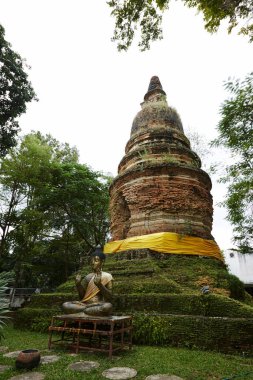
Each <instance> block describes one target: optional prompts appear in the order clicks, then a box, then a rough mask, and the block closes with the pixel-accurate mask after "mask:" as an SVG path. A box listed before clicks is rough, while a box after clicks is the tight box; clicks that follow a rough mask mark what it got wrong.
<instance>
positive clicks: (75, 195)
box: [0, 132, 109, 289]
mask: <svg viewBox="0 0 253 380" xmlns="http://www.w3.org/2000/svg"><path fill="white" fill-rule="evenodd" d="M108 187H109V179H108V178H107V177H105V176H103V175H102V174H101V173H98V172H94V171H92V170H91V169H90V168H88V167H87V166H86V165H81V164H79V163H78V153H77V151H76V149H75V148H71V147H69V145H68V144H60V143H59V142H58V141H57V140H55V139H54V138H53V137H52V136H50V135H46V136H43V135H41V134H40V133H39V132H37V133H36V132H32V133H30V134H28V135H26V136H24V137H23V139H21V140H20V143H19V144H18V145H17V147H15V148H13V149H12V150H11V151H10V153H9V154H8V156H6V157H5V158H3V159H2V163H1V169H0V189H1V192H0V201H1V207H0V231H1V240H0V268H1V270H8V269H9V268H13V267H14V271H15V281H16V283H15V286H19V287H24V286H28V287H40V288H41V287H43V288H45V287H46V288H51V289H52V288H54V287H55V286H57V285H59V284H60V283H62V282H63V281H66V280H67V278H68V277H69V275H70V274H71V273H73V272H75V271H77V270H78V268H79V267H80V265H81V261H82V256H83V255H84V253H86V254H88V253H89V251H90V250H91V249H93V248H94V247H95V246H96V245H97V244H101V245H103V243H104V241H105V239H106V234H107V231H108V200H109V199H108V198H109V195H108Z"/></svg>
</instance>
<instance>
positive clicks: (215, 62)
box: [0, 0, 253, 249]
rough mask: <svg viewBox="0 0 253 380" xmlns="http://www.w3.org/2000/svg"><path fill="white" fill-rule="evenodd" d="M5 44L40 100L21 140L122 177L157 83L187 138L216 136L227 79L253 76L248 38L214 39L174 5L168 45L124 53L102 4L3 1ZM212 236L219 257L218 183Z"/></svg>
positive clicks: (224, 228) (224, 231)
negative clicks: (37, 139) (75, 153)
mask: <svg viewBox="0 0 253 380" xmlns="http://www.w3.org/2000/svg"><path fill="white" fill-rule="evenodd" d="M0 9H1V12H0V23H1V24H2V25H3V26H4V28H5V31H6V39H7V40H8V41H9V42H11V44H12V47H13V49H14V50H16V51H17V52H18V53H19V54H20V55H21V56H22V57H24V58H26V59H27V63H28V64H29V65H31V70H30V72H29V78H30V80H31V82H32V84H33V87H34V89H35V91H36V93H37V96H38V98H39V102H37V103H36V102H33V103H32V104H30V105H29V106H28V109H27V113H26V115H23V116H22V117H21V121H20V125H21V127H22V133H27V132H29V131H31V130H40V131H41V132H42V133H44V134H46V133H51V134H52V135H53V136H54V137H55V138H57V139H58V140H60V141H62V142H68V143H69V144H70V145H75V146H76V147H77V148H78V150H79V153H80V161H81V162H82V163H86V164H88V165H89V166H90V167H92V168H93V169H95V170H100V171H103V172H105V173H107V172H110V173H112V174H113V175H116V174H117V166H118V164H119V162H120V160H121V158H122V157H123V155H124V149H125V145H126V143H127V141H128V139H129V137H130V130H131V124H132V121H133V118H134V116H135V115H136V113H137V112H138V111H139V110H140V103H141V102H142V101H143V96H144V94H145V93H146V91H147V88H148V85H149V81H150V78H151V76H153V75H157V76H159V78H160V80H161V83H162V85H163V89H164V90H165V92H166V93H167V99H168V103H169V105H171V106H173V107H175V108H176V109H177V111H178V112H179V114H180V115H181V119H182V122H183V125H184V128H185V130H187V129H188V128H190V129H191V130H195V131H197V132H198V133H200V134H202V135H204V136H206V138H207V139H208V140H210V139H212V138H213V137H215V136H216V129H215V127H216V125H217V121H218V118H219V115H218V112H219V106H220V104H221V102H222V101H223V100H224V99H225V98H226V96H227V94H226V92H225V91H224V89H223V82H224V81H225V80H227V79H228V77H236V78H238V77H241V78H242V77H244V76H245V75H246V74H247V73H249V72H250V71H252V62H253V49H252V47H253V46H252V45H250V44H249V43H248V41H247V37H242V36H237V35H236V33H232V34H231V35H227V33H226V29H225V25H224V26H223V27H222V28H221V30H220V32H219V33H217V34H215V35H210V34H208V33H207V32H206V31H205V30H204V26H203V21H202V17H201V15H197V14H196V11H195V10H194V9H191V10H189V9H188V8H185V7H184V6H183V5H182V4H181V3H180V2H172V3H171V6H170V10H169V11H168V12H167V13H166V17H165V18H164V23H163V29H164V39H163V40H162V41H158V42H156V43H154V44H153V45H151V50H150V51H148V52H140V51H139V50H138V48H137V44H136V43H135V44H134V46H133V47H131V48H130V50H129V51H128V52H127V53H119V52H118V51H117V49H116V45H115V43H112V42H111V37H112V35H113V19H112V17H110V9H109V7H108V6H107V5H106V0H90V1H87V0H86V1H85V0H72V1H70V0H36V1H34V0H0ZM212 194H213V197H214V205H215V212H214V228H213V235H214V237H215V239H216V241H217V243H218V244H219V245H220V247H221V249H227V248H229V247H231V246H232V244H231V227H230V225H229V223H228V222H227V221H225V210H223V209H221V208H219V207H217V206H216V204H217V203H218V202H220V201H222V199H223V197H224V195H225V189H224V188H223V187H222V186H221V185H217V184H216V182H215V180H214V179H213V190H212Z"/></svg>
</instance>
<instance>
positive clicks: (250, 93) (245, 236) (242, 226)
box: [213, 72, 253, 252]
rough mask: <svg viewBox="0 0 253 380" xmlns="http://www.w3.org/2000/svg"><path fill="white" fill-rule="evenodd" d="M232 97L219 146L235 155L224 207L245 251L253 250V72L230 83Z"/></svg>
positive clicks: (228, 169) (223, 110)
mask: <svg viewBox="0 0 253 380" xmlns="http://www.w3.org/2000/svg"><path fill="white" fill-rule="evenodd" d="M225 88H226V89H227V90H228V91H229V92H230V98H229V99H227V100H226V101H225V102H224V103H223V104H222V106H221V109H220V114H221V119H220V122H219V124H218V132H219V136H218V138H217V139H216V140H215V141H214V142H213V144H214V145H216V146H225V147H227V148H228V149H229V150H230V151H231V152H232V154H233V161H234V162H233V163H232V164H230V165H227V167H226V175H225V176H223V178H222V181H223V182H225V183H228V192H227V197H226V199H225V201H224V205H225V207H226V208H227V210H228V219H229V220H230V221H231V223H232V225H233V226H234V240H235V242H236V243H237V244H238V245H239V247H240V249H241V250H242V251H244V252H247V251H248V252H249V251H250V250H252V248H253V72H252V73H250V74H249V75H247V76H246V78H245V79H244V80H242V81H241V80H238V79H237V80H229V81H228V82H227V83H226V84H225Z"/></svg>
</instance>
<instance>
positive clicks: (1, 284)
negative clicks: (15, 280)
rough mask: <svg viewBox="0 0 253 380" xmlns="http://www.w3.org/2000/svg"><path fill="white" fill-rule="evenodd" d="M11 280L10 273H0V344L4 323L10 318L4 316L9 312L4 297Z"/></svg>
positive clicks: (7, 302)
mask: <svg viewBox="0 0 253 380" xmlns="http://www.w3.org/2000/svg"><path fill="white" fill-rule="evenodd" d="M11 280H12V274H11V273H10V272H2V273H0V342H1V340H2V338H3V337H4V335H3V328H4V326H5V325H6V323H5V321H6V320H7V319H9V318H10V317H8V316H7V315H5V314H6V313H7V312H8V311H9V301H8V299H7V297H6V290H7V289H8V283H9V282H10V281H11Z"/></svg>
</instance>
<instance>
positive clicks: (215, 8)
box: [107, 0, 253, 50]
mask: <svg viewBox="0 0 253 380" xmlns="http://www.w3.org/2000/svg"><path fill="white" fill-rule="evenodd" d="M182 1H183V3H184V4H185V5H186V6H188V7H189V8H196V9H197V10H198V11H200V12H202V13H203V17H204V22H205V28H206V30H207V31H208V32H210V33H213V32H216V31H217V30H218V28H219V26H220V24H221V21H223V20H226V21H228V32H229V33H230V32H231V31H232V29H233V28H235V27H236V26H238V25H239V24H240V23H241V22H243V26H240V27H239V33H240V34H245V35H248V36H249V41H250V42H252V41H253V23H252V16H253V5H252V0H238V1H234V0H226V1H224V0H182ZM107 4H108V5H109V7H110V8H111V10H112V11H111V14H112V16H113V17H114V18H115V29H114V36H113V38H112V40H113V41H117V43H118V50H127V49H128V48H129V46H130V45H131V44H132V41H133V38H134V35H135V33H136V30H137V28H140V32H141V40H140V42H139V44H138V45H139V47H140V49H141V50H147V49H149V48H150V42H152V41H156V40H159V39H162V28H161V23H162V15H163V12H164V11H165V10H167V9H168V8H169V4H170V0H109V1H108V2H107Z"/></svg>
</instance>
